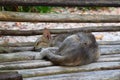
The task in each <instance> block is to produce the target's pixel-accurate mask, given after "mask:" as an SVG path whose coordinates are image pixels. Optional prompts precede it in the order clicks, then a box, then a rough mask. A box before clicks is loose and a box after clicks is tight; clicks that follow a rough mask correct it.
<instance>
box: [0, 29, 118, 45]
mask: <svg viewBox="0 0 120 80" xmlns="http://www.w3.org/2000/svg"><path fill="white" fill-rule="evenodd" d="M13 32H14V31H13ZM97 43H98V44H99V45H120V41H97ZM30 46H34V42H20V43H6V44H0V47H30Z"/></svg>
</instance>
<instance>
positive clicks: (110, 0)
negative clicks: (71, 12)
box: [0, 0, 120, 7]
mask: <svg viewBox="0 0 120 80" xmlns="http://www.w3.org/2000/svg"><path fill="white" fill-rule="evenodd" d="M0 5H3V6H5V5H7V6H8V5H10V6H13V5H19V6H21V5H24V6H79V7H95V6H97V7H98V6H99V7H103V6H104V7H120V1H119V0H74V1H73V0H51V1H49V0H31V1H29V0H0Z"/></svg>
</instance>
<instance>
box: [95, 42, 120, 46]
mask: <svg viewBox="0 0 120 80" xmlns="http://www.w3.org/2000/svg"><path fill="white" fill-rule="evenodd" d="M97 43H98V44H99V45H120V41H97Z"/></svg>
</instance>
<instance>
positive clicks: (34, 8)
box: [0, 6, 52, 13]
mask: <svg viewBox="0 0 120 80" xmlns="http://www.w3.org/2000/svg"><path fill="white" fill-rule="evenodd" d="M0 10H1V11H18V12H40V13H48V12H51V10H52V7H49V6H1V7H0Z"/></svg>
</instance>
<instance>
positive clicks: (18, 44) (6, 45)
mask: <svg viewBox="0 0 120 80" xmlns="http://www.w3.org/2000/svg"><path fill="white" fill-rule="evenodd" d="M97 43H98V44H99V45H111V46H112V45H120V41H97ZM30 46H34V42H20V43H6V44H0V47H30Z"/></svg>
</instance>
